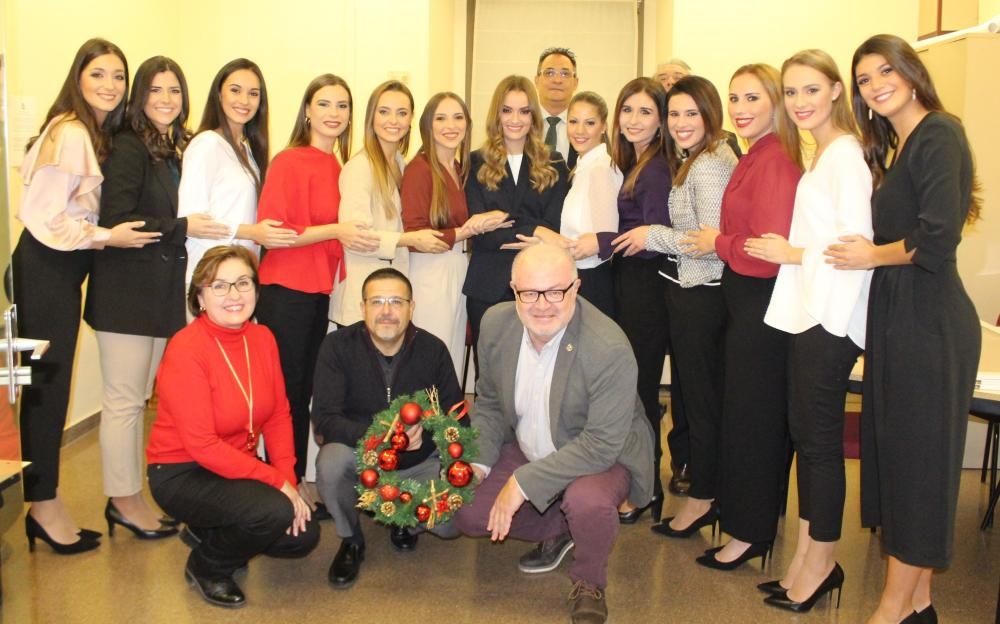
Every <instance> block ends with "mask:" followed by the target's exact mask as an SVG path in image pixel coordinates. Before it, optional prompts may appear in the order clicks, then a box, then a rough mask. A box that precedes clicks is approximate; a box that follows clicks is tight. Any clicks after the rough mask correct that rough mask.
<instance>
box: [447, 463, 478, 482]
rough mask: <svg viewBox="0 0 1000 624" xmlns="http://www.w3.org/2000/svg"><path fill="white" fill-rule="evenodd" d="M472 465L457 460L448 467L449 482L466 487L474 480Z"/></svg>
mask: <svg viewBox="0 0 1000 624" xmlns="http://www.w3.org/2000/svg"><path fill="white" fill-rule="evenodd" d="M472 474H473V472H472V466H470V465H469V464H467V463H465V462H464V461H457V462H455V463H453V464H452V465H451V466H450V467H449V468H448V483H450V484H452V485H454V486H455V487H465V486H467V485H469V482H471V481H472Z"/></svg>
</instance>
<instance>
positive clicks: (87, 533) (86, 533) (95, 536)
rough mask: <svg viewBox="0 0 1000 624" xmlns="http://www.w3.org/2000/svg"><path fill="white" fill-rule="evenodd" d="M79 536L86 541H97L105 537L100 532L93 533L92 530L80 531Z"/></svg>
mask: <svg viewBox="0 0 1000 624" xmlns="http://www.w3.org/2000/svg"><path fill="white" fill-rule="evenodd" d="M76 534H77V535H79V536H80V537H82V538H84V539H89V540H96V539H101V537H103V536H104V534H103V533H101V532H100V531H92V530H91V529H80V530H79V531H77V532H76Z"/></svg>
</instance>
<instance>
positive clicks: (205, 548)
mask: <svg viewBox="0 0 1000 624" xmlns="http://www.w3.org/2000/svg"><path fill="white" fill-rule="evenodd" d="M147 474H148V475H149V489H150V491H151V492H152V493H153V498H154V499H155V500H156V504H157V505H159V506H160V507H161V508H162V509H163V510H164V511H165V512H167V513H168V514H170V515H171V516H173V517H174V518H177V519H178V520H181V521H183V522H184V523H186V524H188V525H190V526H191V527H192V528H193V529H194V530H195V532H196V533H197V535H198V537H200V538H201V544H200V545H199V546H198V547H197V548H195V549H194V550H193V551H192V553H191V558H190V559H189V561H190V562H191V565H192V566H193V567H194V568H195V569H194V572H195V573H196V574H198V575H199V576H203V577H205V578H209V579H225V578H229V577H231V576H232V574H233V572H235V571H236V569H237V568H239V567H242V566H244V565H246V563H247V561H249V560H250V559H251V558H252V557H254V556H256V555H259V554H262V553H263V554H266V555H270V556H272V557H284V558H295V557H304V556H306V555H308V554H309V553H310V552H311V551H312V550H313V548H315V547H316V544H318V543H319V525H318V524H317V523H316V522H315V521H312V522H309V523H307V525H306V531H305V532H303V533H299V534H298V535H297V536H293V535H290V534H287V533H285V530H286V529H288V527H289V526H291V524H292V519H293V518H294V516H295V513H294V511H293V509H292V503H291V501H290V500H288V497H287V496H285V495H284V494H282V493H281V491H280V490H277V489H275V488H273V487H271V486H270V485H268V484H266V483H262V482H260V481H255V480H252V479H226V478H225V477H220V476H219V475H217V474H215V473H214V472H211V471H209V470H206V469H205V468H202V467H201V466H199V465H198V464H196V463H194V462H190V463H184V464H152V465H150V466H149V467H148V468H147Z"/></svg>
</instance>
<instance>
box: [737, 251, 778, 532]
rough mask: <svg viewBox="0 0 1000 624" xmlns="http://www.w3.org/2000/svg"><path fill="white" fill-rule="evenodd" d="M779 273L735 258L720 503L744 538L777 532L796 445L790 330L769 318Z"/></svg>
mask: <svg viewBox="0 0 1000 624" xmlns="http://www.w3.org/2000/svg"><path fill="white" fill-rule="evenodd" d="M773 288H774V278H770V279H765V278H758V277H747V276H745V275H740V274H739V273H735V272H734V271H732V270H731V269H730V268H729V267H728V266H727V267H726V268H725V270H724V271H723V274H722V295H723V298H724V300H725V303H726V338H725V360H724V363H723V366H724V367H725V381H724V389H723V398H722V438H721V440H722V454H721V457H722V463H721V468H722V472H721V482H720V488H719V505H720V508H721V511H722V530H723V531H725V532H726V533H728V534H729V535H731V536H733V537H734V538H736V539H738V540H742V541H745V542H770V541H773V540H774V536H775V534H776V533H777V526H778V513H779V510H780V507H781V503H782V501H781V494H782V493H783V492H784V489H785V488H784V484H785V475H786V472H785V468H786V461H787V458H788V451H789V444H790V443H789V440H788V398H787V397H788V391H787V387H788V385H787V374H786V370H787V360H788V338H789V336H788V334H786V333H785V332H783V331H779V330H777V329H774V328H773V327H770V326H768V325H765V324H764V313H765V312H766V311H767V305H768V303H769V302H770V300H771V290H772V289H773Z"/></svg>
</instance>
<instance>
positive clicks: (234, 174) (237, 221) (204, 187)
mask: <svg viewBox="0 0 1000 624" xmlns="http://www.w3.org/2000/svg"><path fill="white" fill-rule="evenodd" d="M245 149H246V154H247V158H248V159H249V160H250V164H251V166H253V169H254V172H255V173H257V175H260V170H259V169H258V168H257V163H256V162H254V159H253V154H251V152H250V150H249V148H246V147H245ZM196 213H204V214H208V215H210V216H211V217H212V218H213V219H215V220H216V221H221V222H222V223H225V224H226V225H228V226H229V237H228V238H224V239H207V238H193V237H188V239H187V243H186V246H187V252H188V262H187V273H186V277H185V279H186V281H187V282H189V283H190V281H191V275H192V274H193V273H194V269H195V267H196V266H198V262H200V261H201V257H202V256H204V255H205V252H206V251H208V250H209V249H211V248H212V247H215V246H217V245H232V244H233V243H236V244H239V245H243V246H244V247H249V248H250V249H252V250H253V251H254V253H257V252H258V251H259V250H258V246H257V244H256V243H254V242H253V241H249V240H243V239H237V238H236V228H238V227H239V226H240V225H243V224H252V223H256V222H257V187H256V185H255V184H254V179H253V176H251V175H250V173H249V172H247V170H246V169H244V168H243V165H242V164H241V163H240V160H239V158H237V156H236V152H235V151H233V148H232V147H230V145H229V143H227V142H226V139H225V138H223V136H222V135H221V134H219V133H218V132H214V131H209V132H202V133H200V134H198V135H197V136H196V137H194V138H193V139H192V140H191V143H189V144H188V146H187V149H186V150H184V163H183V172H182V174H181V185H180V189H179V190H178V192H177V216H178V217H186V216H188V215H192V214H196Z"/></svg>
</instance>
